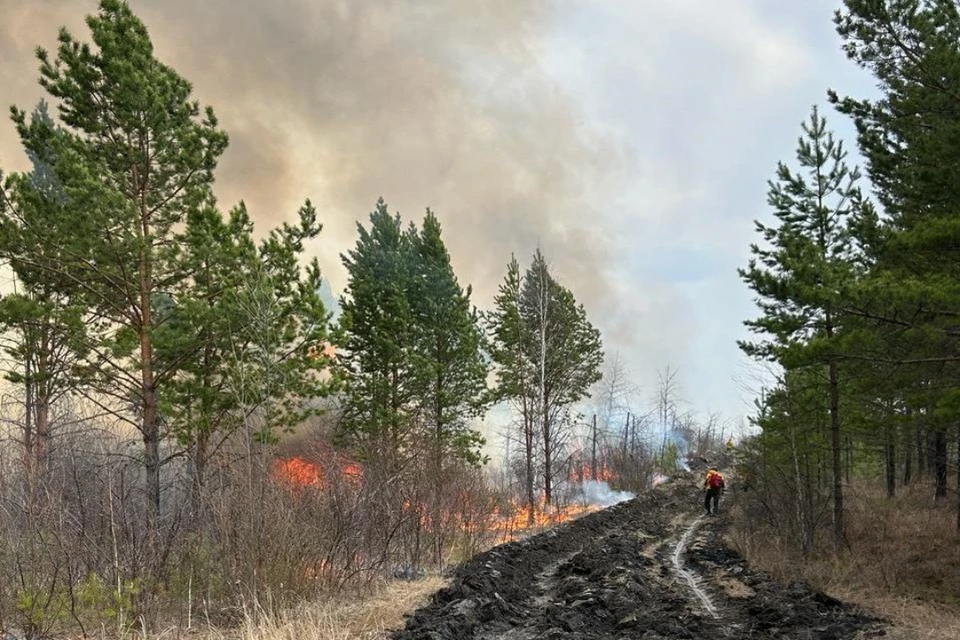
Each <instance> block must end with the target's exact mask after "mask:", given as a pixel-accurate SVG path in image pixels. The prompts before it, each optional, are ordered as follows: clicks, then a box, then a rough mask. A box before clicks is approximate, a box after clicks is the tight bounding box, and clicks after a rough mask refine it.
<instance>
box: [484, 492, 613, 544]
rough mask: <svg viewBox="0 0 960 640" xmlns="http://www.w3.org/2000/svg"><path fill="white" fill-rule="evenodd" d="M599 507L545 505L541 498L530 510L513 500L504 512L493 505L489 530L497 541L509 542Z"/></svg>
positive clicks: (588, 505)
mask: <svg viewBox="0 0 960 640" xmlns="http://www.w3.org/2000/svg"><path fill="white" fill-rule="evenodd" d="M600 508H601V507H599V506H597V505H591V504H568V505H564V506H558V505H546V504H544V502H543V500H542V499H541V500H540V501H539V502H538V503H537V504H536V505H534V506H533V509H532V510H531V508H530V505H527V504H519V503H516V502H514V503H512V504H511V507H510V508H509V509H507V510H506V513H502V512H501V511H500V510H499V509H498V508H496V507H494V510H493V514H492V517H491V519H490V530H491V532H493V533H494V534H495V535H496V537H497V540H498V541H500V542H509V541H511V540H516V539H518V538H520V537H522V536H523V535H524V534H527V533H532V532H535V531H538V530H540V529H544V528H546V527H552V526H555V525H558V524H561V523H564V522H568V521H570V520H573V519H575V518H579V517H580V516H582V515H586V514H588V513H592V512H594V511H598V510H599V509H600Z"/></svg>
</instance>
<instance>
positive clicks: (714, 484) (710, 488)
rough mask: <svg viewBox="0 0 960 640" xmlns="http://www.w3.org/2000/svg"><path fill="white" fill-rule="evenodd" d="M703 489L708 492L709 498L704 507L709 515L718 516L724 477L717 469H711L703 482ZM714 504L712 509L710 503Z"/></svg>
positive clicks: (704, 502)
mask: <svg viewBox="0 0 960 640" xmlns="http://www.w3.org/2000/svg"><path fill="white" fill-rule="evenodd" d="M703 488H704V489H706V490H707V497H706V499H705V500H704V501H703V506H704V508H706V510H707V515H708V516H709V515H711V514H714V515H716V513H717V511H718V510H719V509H720V494H722V493H723V490H724V482H723V476H722V475H720V472H719V471H717V468H716V467H710V469H709V470H708V471H707V477H706V478H704V480H703ZM711 502H712V503H713V509H712V510H711V508H710V503H711Z"/></svg>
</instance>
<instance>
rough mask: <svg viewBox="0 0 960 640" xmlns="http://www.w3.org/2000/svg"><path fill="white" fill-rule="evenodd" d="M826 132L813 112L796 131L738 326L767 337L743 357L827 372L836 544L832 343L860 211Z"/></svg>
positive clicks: (839, 496)
mask: <svg viewBox="0 0 960 640" xmlns="http://www.w3.org/2000/svg"><path fill="white" fill-rule="evenodd" d="M845 158H846V152H845V151H844V149H843V145H842V143H840V142H837V141H835V140H834V137H833V134H832V133H831V132H829V131H828V130H827V127H826V120H825V119H824V118H822V117H821V116H820V115H819V113H818V111H817V109H816V107H814V109H813V113H812V114H811V116H810V120H809V122H807V123H804V124H803V135H802V136H801V138H800V140H799V143H798V147H797V162H798V164H799V166H800V167H801V171H802V173H800V172H798V173H794V172H793V171H791V169H790V168H789V167H788V166H787V165H786V164H784V163H780V164H779V165H778V167H777V173H776V179H775V180H774V181H772V182H771V183H770V192H769V196H768V202H769V204H770V207H771V208H772V209H773V212H774V215H775V216H776V218H777V223H778V224H777V226H774V227H768V226H766V225H764V224H762V223H760V222H757V223H756V227H757V231H758V233H760V234H761V236H762V237H763V241H764V242H765V244H766V245H767V246H765V247H761V246H759V245H757V244H753V245H751V252H752V253H753V255H754V258H752V259H751V260H750V263H749V266H748V267H747V269H741V270H739V273H740V276H741V277H742V278H743V280H744V281H745V282H746V283H747V285H748V286H749V287H750V288H751V289H753V290H754V292H756V294H757V299H756V302H757V305H758V306H759V307H760V311H761V313H762V315H761V316H760V317H759V318H757V319H756V320H751V321H747V322H746V323H745V324H746V325H747V326H748V327H749V328H750V329H751V331H753V332H756V333H759V334H762V335H765V336H769V337H767V338H765V339H763V340H761V341H759V342H741V343H740V346H741V348H742V349H743V350H744V352H746V353H747V354H748V355H751V356H754V357H759V358H764V359H772V360H774V361H776V362H778V363H780V364H782V365H783V366H785V367H786V368H788V369H793V368H797V367H804V366H810V365H813V364H817V363H819V364H821V365H823V366H825V368H826V370H827V376H826V377H827V393H828V398H829V412H830V433H831V448H832V452H833V453H832V455H833V465H832V466H833V501H834V509H833V518H834V538H835V541H836V544H837V545H838V546H839V545H841V544H842V542H843V485H842V458H841V455H842V449H841V445H842V442H841V421H840V380H839V374H838V365H837V361H838V358H837V353H836V344H835V337H836V334H837V331H838V329H839V327H840V324H841V314H842V308H843V306H842V304H841V301H842V297H843V294H844V292H845V290H846V289H848V288H849V287H850V285H851V284H852V282H853V278H854V275H855V272H854V258H853V253H854V252H853V249H852V245H851V238H850V220H851V215H852V214H854V213H856V212H857V211H858V210H859V208H860V207H861V206H862V205H861V203H862V198H861V196H860V192H859V191H858V189H857V187H856V182H857V180H858V178H859V174H858V172H857V170H856V169H850V168H849V167H848V166H847V164H846V161H845Z"/></svg>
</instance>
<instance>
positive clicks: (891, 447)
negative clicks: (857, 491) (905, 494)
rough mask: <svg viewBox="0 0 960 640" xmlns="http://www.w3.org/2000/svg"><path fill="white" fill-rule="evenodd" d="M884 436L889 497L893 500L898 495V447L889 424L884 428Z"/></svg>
mask: <svg viewBox="0 0 960 640" xmlns="http://www.w3.org/2000/svg"><path fill="white" fill-rule="evenodd" d="M884 436H885V442H884V444H883V449H884V459H885V464H886V470H887V497H888V498H892V497H894V496H895V495H896V494H897V447H896V441H895V440H894V439H893V433H892V429H891V427H890V426H889V424H888V425H887V426H886V427H885V428H884Z"/></svg>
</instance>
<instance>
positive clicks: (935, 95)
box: [831, 0, 960, 527]
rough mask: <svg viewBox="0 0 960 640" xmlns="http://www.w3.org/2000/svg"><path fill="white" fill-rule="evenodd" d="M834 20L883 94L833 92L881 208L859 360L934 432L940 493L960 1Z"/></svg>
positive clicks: (948, 393) (858, 9)
mask: <svg viewBox="0 0 960 640" xmlns="http://www.w3.org/2000/svg"><path fill="white" fill-rule="evenodd" d="M835 22H836V25H837V30H838V32H839V33H840V35H841V37H842V38H843V40H844V49H845V51H846V53H847V55H848V57H850V58H851V59H852V60H853V61H854V62H856V63H857V64H859V65H860V66H861V67H863V68H865V69H867V70H868V71H870V72H871V73H872V74H873V75H874V76H875V77H876V79H877V81H878V83H879V86H880V88H881V90H882V92H883V95H882V96H881V97H880V98H879V99H877V100H857V99H854V98H849V97H847V98H842V99H841V98H840V97H839V96H837V94H836V93H831V99H832V100H833V101H834V102H836V103H837V104H838V108H839V109H840V110H841V111H842V112H844V113H847V114H849V115H850V116H851V117H852V118H853V120H854V122H855V124H856V126H857V130H858V134H859V143H860V150H861V153H862V154H863V156H864V157H865V158H866V164H867V168H868V171H869V175H870V178H871V181H872V182H873V185H874V190H875V193H876V196H877V199H878V201H879V202H880V203H881V205H882V206H883V209H884V213H885V214H886V215H885V218H884V220H883V221H882V223H880V224H878V225H877V228H876V231H875V233H874V234H873V237H872V239H873V255H874V265H873V268H872V269H871V272H870V276H869V278H866V279H865V280H864V282H863V283H862V285H861V286H860V287H859V291H858V295H857V297H856V299H855V300H853V301H852V304H851V305H850V306H851V308H852V311H853V312H854V313H856V314H857V315H858V316H860V317H861V318H862V319H864V320H865V321H869V322H872V323H873V326H874V329H875V333H876V334H877V335H878V336H879V339H878V340H877V342H878V343H879V345H878V348H876V349H874V350H873V351H872V352H868V353H866V354H864V356H865V357H867V358H869V359H871V360H872V361H875V362H878V363H879V364H881V365H883V366H884V367H885V368H887V369H890V368H891V367H897V368H898V375H899V376H901V380H903V381H904V382H905V383H906V384H907V387H908V389H909V391H910V392H909V394H908V395H907V398H906V401H907V406H906V409H905V410H906V411H907V412H909V413H910V415H912V416H913V419H914V420H918V421H923V422H924V423H926V425H929V426H931V427H932V429H933V432H932V435H933V440H934V447H933V449H934V451H935V453H934V456H933V458H934V462H935V463H936V467H937V468H936V470H935V471H936V472H935V474H934V477H935V482H936V495H937V496H938V497H944V496H946V494H947V486H946V439H947V435H946V430H947V428H948V427H949V426H950V425H953V424H956V423H957V422H958V420H960V411H957V410H956V409H957V408H958V407H960V391H958V389H960V368H958V366H957V364H958V358H957V356H956V353H957V348H958V339H960V333H958V332H957V330H956V320H955V318H956V315H957V313H960V284H958V283H960V265H958V263H957V260H956V247H957V244H958V242H960V219H958V218H957V216H956V203H957V202H958V201H960V187H958V184H960V182H958V179H960V150H958V146H957V144H956V141H957V140H958V139H960V108H958V106H957V96H956V91H955V89H954V87H955V86H956V85H957V83H958V82H960V51H958V49H957V46H956V43H957V40H958V38H960V9H958V7H957V4H956V3H955V2H946V1H935V2H916V1H914V0H889V1H888V2H868V1H866V0H847V1H846V2H845V3H844V9H843V10H841V11H838V12H837V14H836V19H835ZM907 372H909V377H910V378H912V384H911V383H909V382H908V381H907V380H906V378H905V377H904V376H905V374H906V373H907ZM922 426H924V425H923V424H922V423H921V424H920V426H918V429H919V428H920V427H922ZM918 433H919V431H918ZM958 527H960V507H958Z"/></svg>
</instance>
